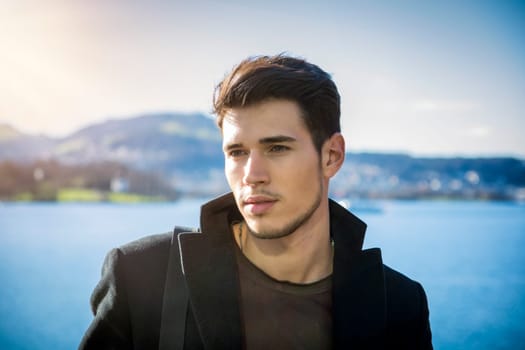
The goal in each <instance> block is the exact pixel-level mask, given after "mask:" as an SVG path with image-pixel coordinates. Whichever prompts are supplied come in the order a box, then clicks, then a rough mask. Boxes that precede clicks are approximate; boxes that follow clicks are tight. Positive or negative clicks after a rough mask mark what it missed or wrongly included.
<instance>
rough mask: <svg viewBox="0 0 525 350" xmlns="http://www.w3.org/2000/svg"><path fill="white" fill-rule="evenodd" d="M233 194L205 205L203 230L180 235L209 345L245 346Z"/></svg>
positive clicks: (185, 266)
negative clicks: (230, 210)
mask: <svg viewBox="0 0 525 350" xmlns="http://www.w3.org/2000/svg"><path fill="white" fill-rule="evenodd" d="M229 198H231V196H228V197H223V198H222V199H219V200H216V201H212V202H210V203H208V204H206V205H204V206H203V207H202V213H201V218H202V219H201V229H202V232H203V233H183V234H180V235H179V244H180V252H181V261H182V271H183V273H184V277H185V280H186V284H187V287H188V292H189V299H190V303H191V308H192V310H193V315H194V317H195V320H196V323H197V325H198V329H199V333H200V335H201V337H202V340H203V343H204V346H205V348H207V349H211V348H213V349H241V344H242V333H241V322H240V309H239V300H238V298H239V294H240V287H239V281H238V273H237V264H236V260H235V259H236V258H235V250H234V249H233V247H234V246H233V245H234V244H235V242H234V240H233V237H232V235H231V234H230V226H229V219H228V215H227V212H228V210H227V208H231V207H232V205H233V206H235V204H234V203H233V201H232V200H229ZM204 218H205V219H204Z"/></svg>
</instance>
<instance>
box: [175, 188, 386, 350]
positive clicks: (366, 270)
mask: <svg viewBox="0 0 525 350" xmlns="http://www.w3.org/2000/svg"><path fill="white" fill-rule="evenodd" d="M236 218H237V219H238V218H241V215H240V213H239V211H238V210H237V207H236V204H235V201H234V199H233V195H232V194H231V193H229V194H226V195H223V196H221V197H219V198H217V199H215V200H213V201H211V202H208V203H206V204H205V205H203V206H202V208H201V231H202V233H184V234H181V235H179V245H180V254H181V263H182V270H183V273H184V276H185V280H186V285H187V287H188V291H189V298H190V304H191V308H192V309H193V313H194V317H195V320H196V322H197V324H198V327H199V331H200V335H201V337H202V340H203V342H204V345H205V347H206V348H213V349H222V348H228V349H241V348H242V325H241V317H240V308H239V300H238V298H239V295H240V287H239V281H238V271H237V265H236V260H235V250H234V245H235V242H234V239H233V236H232V235H231V233H230V222H231V221H232V220H233V219H236ZM365 230H366V224H365V223H364V222H362V221H361V220H360V219H358V218H357V217H356V216H354V215H353V214H351V213H350V212H348V211H347V210H346V209H344V208H343V207H341V206H339V205H338V204H337V203H335V202H333V201H330V233H331V235H332V238H333V239H334V242H335V254H334V272H333V310H334V311H333V320H334V323H333V327H334V345H335V348H347V347H348V346H350V345H351V344H356V341H357V342H360V341H361V340H364V339H367V340H370V339H374V338H375V337H376V336H378V335H379V334H380V333H381V332H382V331H383V329H384V327H385V322H386V316H385V290H384V277H383V265H382V261H381V253H380V251H379V249H371V250H365V251H363V250H362V245H363V240H364V234H365Z"/></svg>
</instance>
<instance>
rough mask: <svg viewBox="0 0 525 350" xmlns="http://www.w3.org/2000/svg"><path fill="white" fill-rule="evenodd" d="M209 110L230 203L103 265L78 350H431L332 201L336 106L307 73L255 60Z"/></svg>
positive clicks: (421, 297) (419, 299)
mask: <svg viewBox="0 0 525 350" xmlns="http://www.w3.org/2000/svg"><path fill="white" fill-rule="evenodd" d="M214 107H215V112H216V115H217V121H218V125H219V127H220V129H221V132H222V137H223V150H224V156H225V173H226V178H227V180H228V183H229V185H230V188H231V190H232V193H230V194H227V195H224V196H222V197H220V198H218V199H215V200H213V201H211V202H209V203H207V204H205V205H204V206H203V207H202V212H201V228H200V232H184V233H181V229H177V228H176V229H175V232H174V233H173V234H165V235H158V236H150V237H147V238H144V239H141V240H139V241H136V242H133V243H130V244H127V245H125V246H123V247H121V248H119V249H115V250H113V251H112V252H110V253H109V254H108V256H107V258H106V261H105V263H104V269H103V274H102V279H101V281H100V283H99V284H98V285H97V287H96V288H95V291H94V292H93V295H92V300H91V302H92V307H93V312H94V314H95V319H94V320H93V323H92V324H91V326H90V328H89V329H88V330H87V332H86V334H85V336H84V338H83V340H82V343H81V345H80V348H81V349H156V348H159V347H160V348H161V349H431V348H432V344H431V332H430V326H429V319H428V307H427V301H426V296H425V293H424V291H423V288H422V287H421V285H420V284H419V283H417V282H415V281H412V280H410V279H408V278H407V277H405V276H403V275H402V274H400V273H398V272H396V271H394V270H392V269H390V268H389V267H387V266H385V265H383V263H382V261H381V254H380V250H379V249H369V250H362V244H363V239H364V232H365V228H366V225H365V224H364V223H363V222H362V221H360V220H359V219H358V218H357V217H355V216H353V215H352V214H351V213H349V212H348V211H346V210H345V209H344V208H342V207H340V206H339V205H337V204H336V203H334V202H333V201H331V200H329V199H328V184H329V180H330V178H332V177H333V176H334V175H335V174H336V173H337V171H338V170H339V168H340V167H341V165H342V163H343V161H344V154H345V143H344V138H343V136H342V135H341V133H340V125H339V118H340V98H339V94H338V92H337V88H336V86H335V84H334V83H333V81H332V80H331V78H330V76H329V75H328V74H327V73H325V72H324V71H323V70H321V69H320V68H319V67H317V66H315V65H313V64H310V63H308V62H306V61H304V60H301V59H297V58H292V57H287V56H282V55H279V56H273V57H267V56H264V57H255V58H249V59H247V60H245V61H243V62H241V63H240V64H239V65H238V66H237V67H236V68H235V69H234V70H233V71H232V72H231V73H230V74H229V75H228V76H227V77H226V78H225V79H224V80H223V82H222V83H220V84H219V86H218V87H217V90H216V93H215V99H214Z"/></svg>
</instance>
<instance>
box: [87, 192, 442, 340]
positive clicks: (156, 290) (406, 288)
mask: <svg viewBox="0 0 525 350" xmlns="http://www.w3.org/2000/svg"><path fill="white" fill-rule="evenodd" d="M231 213H235V215H238V211H237V210H236V207H235V203H234V200H233V196H232V195H231V194H228V195H225V196H223V197H221V198H218V199H216V200H214V201H211V202H209V203H207V204H206V205H204V206H203V207H202V213H201V231H202V233H199V232H190V233H180V231H181V230H178V229H176V230H175V232H174V233H169V234H162V235H156V236H149V237H146V238H143V239H140V240H138V241H135V242H132V243H129V244H127V245H124V246H122V247H120V248H118V249H113V250H112V251H111V252H109V254H108V255H107V257H106V260H105V262H104V267H103V270H102V278H101V280H100V282H99V283H98V285H97V286H96V288H95V290H94V292H93V295H92V297H91V304H92V308H93V313H94V315H95V318H94V320H93V322H92V324H91V325H90V327H89V329H88V330H87V331H86V333H85V335H84V338H83V339H82V342H81V344H80V349H158V348H159V346H160V348H162V349H241V348H242V344H243V339H242V331H241V329H242V327H241V322H240V310H239V301H238V296H239V281H238V276H237V267H236V260H235V250H234V247H235V246H234V244H235V242H234V239H233V237H232V235H231V234H230V233H229V232H230V228H229V227H230V220H231V216H230V215H231ZM365 229H366V225H365V224H364V223H363V222H362V221H361V220H359V219H358V218H357V217H355V216H354V215H352V214H351V213H349V212H348V211H346V210H345V209H344V208H342V207H340V206H339V205H337V204H336V203H335V202H332V201H331V202H330V233H331V235H332V238H333V239H334V241H335V251H334V267H333V275H332V278H333V282H332V283H333V284H332V285H333V332H334V335H333V336H334V338H333V340H334V341H333V344H334V348H335V349H431V348H432V343H431V332H430V326H429V318H428V306H427V300H426V296H425V292H424V290H423V288H422V287H421V285H420V284H419V283H417V282H415V281H413V280H411V279H409V278H407V277H406V276H404V275H402V274H400V273H399V272H396V271H394V270H392V269H391V268H389V267H387V266H385V265H383V263H382V260H381V252H380V250H379V249H377V248H374V249H367V250H362V244H363V239H364V232H365Z"/></svg>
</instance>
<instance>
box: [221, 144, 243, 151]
mask: <svg viewBox="0 0 525 350" xmlns="http://www.w3.org/2000/svg"><path fill="white" fill-rule="evenodd" d="M238 148H242V143H230V144H228V145H224V152H226V151H231V150H232V149H238Z"/></svg>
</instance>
